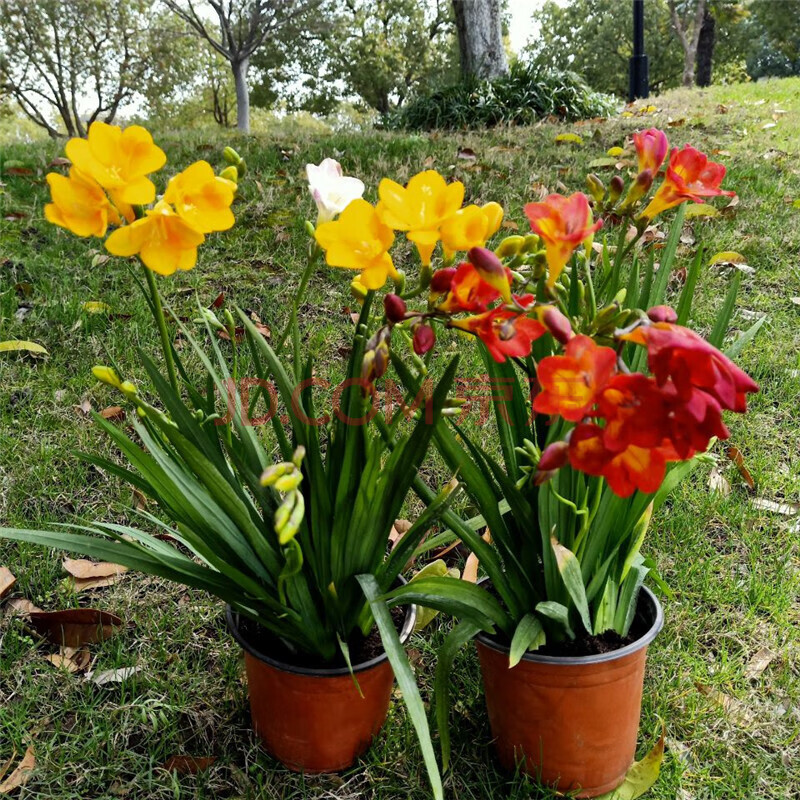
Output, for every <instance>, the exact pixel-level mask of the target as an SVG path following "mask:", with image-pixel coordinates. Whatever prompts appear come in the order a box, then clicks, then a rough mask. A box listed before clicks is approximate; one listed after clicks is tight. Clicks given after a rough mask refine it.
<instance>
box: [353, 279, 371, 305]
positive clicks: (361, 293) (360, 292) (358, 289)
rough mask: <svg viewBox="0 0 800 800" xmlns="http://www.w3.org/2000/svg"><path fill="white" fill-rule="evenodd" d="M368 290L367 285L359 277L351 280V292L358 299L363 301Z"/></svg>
mask: <svg viewBox="0 0 800 800" xmlns="http://www.w3.org/2000/svg"><path fill="white" fill-rule="evenodd" d="M368 291H369V290H368V289H367V287H366V286H364V284H363V283H361V281H360V280H359V279H358V278H355V279H354V280H352V281H351V282H350V294H352V295H353V297H354V298H355V299H356V300H359V301H363V300H364V298H366V296H367V293H368Z"/></svg>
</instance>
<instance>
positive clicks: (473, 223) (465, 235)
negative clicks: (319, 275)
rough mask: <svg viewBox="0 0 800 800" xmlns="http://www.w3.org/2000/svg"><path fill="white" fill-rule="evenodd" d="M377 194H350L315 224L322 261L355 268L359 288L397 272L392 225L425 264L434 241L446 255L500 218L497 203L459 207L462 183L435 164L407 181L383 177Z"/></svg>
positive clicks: (481, 237)
mask: <svg viewBox="0 0 800 800" xmlns="http://www.w3.org/2000/svg"><path fill="white" fill-rule="evenodd" d="M378 197H379V202H378V204H377V206H372V205H370V204H369V203H368V202H367V201H366V200H363V199H360V198H359V199H356V200H353V201H352V202H351V203H350V204H349V205H348V206H347V207H346V208H345V209H344V211H343V212H342V213H341V215H340V216H339V218H338V219H336V220H335V221H332V222H323V223H322V224H321V225H319V226H318V227H317V230H316V239H317V242H318V243H319V245H320V246H321V247H322V248H323V249H324V250H325V251H326V258H327V262H328V264H329V265H330V266H332V267H344V268H346V269H354V270H359V271H360V273H361V275H360V276H359V278H358V282H359V283H360V284H361V285H362V286H363V287H364V288H365V289H378V288H380V287H381V286H383V284H384V283H385V282H386V279H387V278H388V277H392V278H398V277H399V274H398V272H397V270H396V268H395V266H394V264H393V262H392V257H391V255H390V254H389V249H390V248H391V246H392V244H393V243H394V231H402V232H404V233H405V234H406V237H407V238H408V239H409V241H411V242H413V243H414V244H415V245H416V248H417V250H418V252H419V256H420V259H421V260H422V263H423V265H424V266H426V267H428V266H429V265H430V263H431V257H432V255H433V251H434V249H435V248H436V245H437V244H438V242H440V241H441V242H442V249H443V252H444V258H445V260H446V261H449V260H451V259H452V257H453V255H454V254H455V253H457V252H463V251H466V250H469V249H470V248H472V247H482V246H483V245H484V244H486V241H487V239H489V238H490V237H491V236H492V235H494V234H495V233H496V232H497V231H498V229H499V228H500V223H501V222H502V220H503V208H502V207H501V206H500V205H499V204H498V203H487V204H486V205H484V206H477V205H468V206H466V207H464V208H462V207H461V205H462V203H463V202H464V184H463V183H461V182H460V181H454V182H453V183H447V182H446V181H445V179H444V178H443V177H442V176H441V175H440V174H439V173H438V172H436V171H435V170H427V171H426V172H420V173H419V174H418V175H415V176H414V177H413V178H411V180H410V181H409V182H408V185H407V186H401V185H400V184H399V183H395V181H392V180H389V179H388V178H384V179H383V180H382V181H381V182H380V185H379V186H378Z"/></svg>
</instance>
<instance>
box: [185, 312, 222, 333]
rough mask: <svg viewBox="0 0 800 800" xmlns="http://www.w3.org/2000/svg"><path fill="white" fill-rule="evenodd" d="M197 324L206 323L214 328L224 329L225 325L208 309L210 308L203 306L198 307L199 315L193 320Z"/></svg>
mask: <svg viewBox="0 0 800 800" xmlns="http://www.w3.org/2000/svg"><path fill="white" fill-rule="evenodd" d="M193 322H196V323H197V324H198V325H204V324H206V323H208V325H210V326H211V327H212V328H214V330H218V331H224V330H225V326H224V325H223V324H222V323H221V322H220V321H219V317H217V315H216V314H215V313H214V312H213V311H212V310H211V309H210V308H203V309H200V316H199V317H197V318H196V319H194V320H193Z"/></svg>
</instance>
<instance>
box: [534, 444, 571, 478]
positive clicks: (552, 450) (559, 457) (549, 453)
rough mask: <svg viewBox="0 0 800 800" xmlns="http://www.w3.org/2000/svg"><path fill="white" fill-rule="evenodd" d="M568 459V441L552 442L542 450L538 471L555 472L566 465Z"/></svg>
mask: <svg viewBox="0 0 800 800" xmlns="http://www.w3.org/2000/svg"><path fill="white" fill-rule="evenodd" d="M568 460H569V442H553V443H552V444H549V445H547V447H545V449H544V450H543V451H542V457H541V458H540V459H539V464H538V470H539V471H540V472H555V471H556V470H559V469H561V467H563V466H566V464H567V461H568Z"/></svg>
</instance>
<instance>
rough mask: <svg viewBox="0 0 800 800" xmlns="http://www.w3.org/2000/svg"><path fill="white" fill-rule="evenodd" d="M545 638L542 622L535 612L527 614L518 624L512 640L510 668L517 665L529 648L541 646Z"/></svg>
mask: <svg viewBox="0 0 800 800" xmlns="http://www.w3.org/2000/svg"><path fill="white" fill-rule="evenodd" d="M545 640H546V637H545V633H544V628H543V627H542V623H541V622H539V620H538V619H537V618H536V615H535V614H526V615H525V616H524V617H523V618H522V619H521V620H520V623H519V625H517V629H516V630H515V631H514V638H513V639H512V640H511V652H510V653H509V657H508V667H509V669H511V668H512V667H516V666H517V664H519V662H520V661H522V656H524V655H525V653H527V652H528V650H536V649H537V648H539V647H541V646H542V645H543V644H544V643H545Z"/></svg>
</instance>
